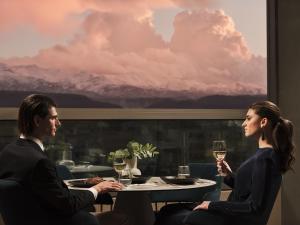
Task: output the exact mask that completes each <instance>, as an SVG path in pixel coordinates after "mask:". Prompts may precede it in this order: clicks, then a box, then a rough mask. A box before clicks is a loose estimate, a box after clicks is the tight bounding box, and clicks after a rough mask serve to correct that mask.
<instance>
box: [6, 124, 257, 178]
mask: <svg viewBox="0 0 300 225" xmlns="http://www.w3.org/2000/svg"><path fill="white" fill-rule="evenodd" d="M241 123H242V121H240V120H65V121H62V127H61V128H60V129H59V130H58V132H57V136H56V138H54V139H49V140H47V141H46V142H45V145H46V146H47V148H48V151H47V154H48V155H49V157H50V158H51V159H52V160H53V161H54V162H56V161H58V160H61V158H62V151H65V150H68V149H71V150H72V158H73V160H74V161H75V163H76V164H82V163H90V164H94V165H110V164H109V162H108V161H107V158H106V155H107V153H108V152H110V151H113V150H116V149H119V148H125V147H126V144H127V143H128V141H131V140H135V141H138V142H140V143H152V144H153V145H155V146H157V147H158V149H159V150H160V154H159V155H158V157H156V158H154V159H143V160H139V162H138V167H139V168H140V169H141V170H142V173H143V174H144V175H158V176H159V175H175V174H176V172H177V167H178V165H179V164H186V163H190V162H214V158H213V155H212V151H211V148H212V142H213V140H217V139H223V140H225V141H226V144H227V152H228V154H227V156H226V159H227V161H228V162H229V163H230V165H231V166H232V168H233V169H236V168H237V167H238V166H239V164H240V163H241V162H242V161H243V160H245V159H246V158H247V157H248V156H249V155H250V154H252V153H253V152H254V151H255V149H256V145H255V142H252V141H251V140H246V139H245V138H244V136H243V132H242V129H241ZM0 124H1V128H2V129H1V130H2V133H1V139H0V147H1V149H2V148H3V146H4V145H5V144H7V143H9V142H11V141H12V140H13V139H15V138H16V136H17V128H16V121H1V123H0ZM3 131H5V132H3Z"/></svg>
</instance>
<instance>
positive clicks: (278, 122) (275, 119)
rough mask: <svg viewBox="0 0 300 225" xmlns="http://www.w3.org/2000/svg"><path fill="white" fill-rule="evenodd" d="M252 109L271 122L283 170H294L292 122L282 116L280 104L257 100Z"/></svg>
mask: <svg viewBox="0 0 300 225" xmlns="http://www.w3.org/2000/svg"><path fill="white" fill-rule="evenodd" d="M250 109H253V110H254V111H255V113H256V114H257V115H259V116H260V117H262V118H267V119H268V120H269V121H270V122H271V128H272V139H273V140H272V142H273V143H272V144H273V147H274V150H275V151H276V152H277V153H278V154H279V155H280V160H281V172H282V173H285V172H286V171H288V170H290V169H291V170H292V164H293V162H294V161H295V157H294V151H295V145H294V143H293V130H294V126H293V124H292V122H291V121H289V120H287V119H284V118H283V117H281V113H280V110H279V108H278V106H277V105H275V104H274V103H273V102H270V101H262V102H256V103H254V104H252V105H251V106H250Z"/></svg>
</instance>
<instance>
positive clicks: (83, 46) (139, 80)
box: [0, 0, 266, 94]
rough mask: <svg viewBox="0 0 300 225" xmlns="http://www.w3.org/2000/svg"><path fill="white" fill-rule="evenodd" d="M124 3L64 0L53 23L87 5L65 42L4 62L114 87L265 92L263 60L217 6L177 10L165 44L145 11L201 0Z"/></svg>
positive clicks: (115, 0)
mask: <svg viewBox="0 0 300 225" xmlns="http://www.w3.org/2000/svg"><path fill="white" fill-rule="evenodd" d="M27 1H29V0H27ZM51 1H52V2H53V1H57V2H59V0H51ZM128 1H130V3H132V4H133V3H136V4H133V5H134V7H130V6H131V5H132V4H124V3H123V2H124V1H121V0H111V1H105V0H99V1H95V0H85V1H84V2H82V1H79V0H78V1H74V2H77V3H76V4H74V5H72V3H71V2H73V0H70V1H67V2H69V3H70V5H71V6H72V7H71V6H70V7H69V8H68V7H66V8H68V9H66V10H65V12H64V13H63V12H62V13H61V16H57V17H58V18H59V19H57V21H59V20H65V17H63V15H65V14H66V13H69V12H71V11H72V10H73V11H76V10H78V7H79V6H80V5H81V6H82V5H84V7H85V8H86V9H92V10H91V11H90V13H89V15H88V16H87V17H86V18H85V20H84V22H83V23H82V24H81V27H80V30H81V32H80V33H79V34H77V36H75V37H74V39H73V40H72V41H71V42H70V43H69V44H67V45H57V46H54V47H52V48H48V49H43V50H41V51H40V52H39V54H38V55H36V56H35V57H31V58H30V57H26V58H22V59H12V60H9V63H11V64H20V63H23V64H24V63H27V64H37V65H39V66H42V67H45V68H56V69H59V70H64V71H66V74H70V71H87V72H88V73H92V74H94V75H95V76H98V77H99V78H100V77H101V78H103V77H105V79H106V80H110V81H111V83H112V84H115V85H122V84H127V85H132V86H138V87H145V88H151V87H153V88H164V89H168V90H179V91H181V90H182V91H185V90H188V91H190V90H194V91H195V92H199V93H200V92H201V93H202V94H203V93H207V94H261V93H265V91H266V90H265V87H266V80H265V79H266V78H265V77H266V69H265V67H266V62H265V58H262V57H259V56H254V55H253V54H252V53H251V51H250V50H249V48H248V46H247V44H246V42H245V40H244V38H243V36H242V34H241V33H240V32H238V31H237V30H236V28H235V25H234V22H233V21H232V19H231V18H230V17H229V16H227V15H226V14H225V13H224V12H223V11H221V10H215V11H209V10H205V9H197V10H186V11H183V12H181V13H179V14H178V15H177V16H176V17H175V20H174V34H173V36H172V38H171V40H170V42H166V41H164V40H163V39H162V37H161V36H160V35H159V34H157V33H156V31H155V27H154V26H153V24H152V14H151V10H152V9H153V8H155V7H169V6H174V5H183V4H184V5H185V6H186V7H192V6H193V7H194V6H196V5H198V3H199V2H201V4H202V3H203V2H205V1H196V0H195V1H192V0H190V1H180V0H164V1H160V0H157V1H146V0H145V1H142V0H128ZM12 2H14V1H12ZM32 2H35V1H33V0H32ZM0 8H1V7H0ZM70 9H72V10H70ZM100 9H101V10H100ZM137 9H139V10H137ZM140 9H143V10H142V11H140ZM120 12H122V13H120ZM141 12H142V13H141ZM149 12H150V13H149ZM58 14H60V13H58ZM42 23H43V21H41V24H42ZM7 62H8V61H7ZM49 79H53V77H52V78H49ZM57 79H68V77H67V76H66V77H60V78H57ZM102 81H103V80H101V81H100V80H99V82H102ZM77 85H78V86H80V85H81V84H80V83H78V84H77Z"/></svg>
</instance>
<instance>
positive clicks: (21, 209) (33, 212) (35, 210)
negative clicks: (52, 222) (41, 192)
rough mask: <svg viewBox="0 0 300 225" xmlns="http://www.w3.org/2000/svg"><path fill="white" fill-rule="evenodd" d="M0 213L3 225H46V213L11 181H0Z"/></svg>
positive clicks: (19, 186)
mask: <svg viewBox="0 0 300 225" xmlns="http://www.w3.org/2000/svg"><path fill="white" fill-rule="evenodd" d="M0 213H1V215H2V218H3V221H4V222H5V225H17V224H32V225H35V224H36V225H37V224H47V223H46V221H45V218H47V217H48V215H47V213H46V212H45V211H44V210H42V208H41V207H40V205H39V204H37V202H36V201H35V199H34V198H33V196H30V194H27V193H26V192H25V190H24V188H22V186H21V185H20V184H19V183H17V182H16V181H12V180H0ZM25 221H26V222H25Z"/></svg>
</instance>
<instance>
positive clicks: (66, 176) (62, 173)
mask: <svg viewBox="0 0 300 225" xmlns="http://www.w3.org/2000/svg"><path fill="white" fill-rule="evenodd" d="M56 171H57V174H58V176H59V177H60V178H61V179H63V180H71V179H74V177H73V175H72V173H71V172H70V170H69V169H68V167H66V166H65V165H57V166H56ZM95 203H96V204H99V205H100V211H101V212H102V211H103V205H110V210H111V211H112V207H113V203H114V202H113V199H112V197H111V195H110V194H109V193H105V194H101V195H98V197H97V199H96V201H95ZM92 211H95V208H94V209H92Z"/></svg>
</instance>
